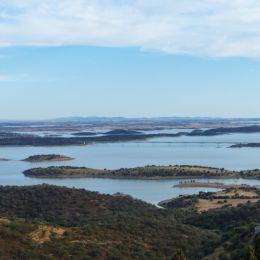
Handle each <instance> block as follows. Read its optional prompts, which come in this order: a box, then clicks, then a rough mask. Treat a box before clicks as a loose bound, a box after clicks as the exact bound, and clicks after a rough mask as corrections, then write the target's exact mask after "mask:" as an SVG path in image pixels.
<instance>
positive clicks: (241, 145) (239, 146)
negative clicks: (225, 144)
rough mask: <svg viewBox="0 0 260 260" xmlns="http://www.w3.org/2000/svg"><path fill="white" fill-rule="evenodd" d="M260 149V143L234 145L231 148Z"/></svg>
mask: <svg viewBox="0 0 260 260" xmlns="http://www.w3.org/2000/svg"><path fill="white" fill-rule="evenodd" d="M244 147H249V148H260V143H240V144H233V145H231V146H230V147H229V148H244Z"/></svg>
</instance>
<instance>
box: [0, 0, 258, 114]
mask: <svg viewBox="0 0 260 260" xmlns="http://www.w3.org/2000/svg"><path fill="white" fill-rule="evenodd" d="M36 2H37V4H38V5H37V4H36ZM54 2H55V1H49V0H46V1H38V0H35V1H30V0H23V1H15V0H9V1H4V0H3V1H1V2H0V91H1V95H0V118H4V119H7V118H9V119H45V118H55V117H62V116H128V117H138V116H140V117H141V116H149V117H152V116H212V117H213V116H222V117H258V116H260V113H259V97H260V73H259V72H260V62H259V56H260V51H259V50H260V46H259V43H260V41H259V40H258V39H259V37H260V30H259V29H258V28H260V18H259V17H258V16H259V15H257V12H256V11H257V10H258V11H260V4H259V3H257V2H256V1H242V0H236V1H233V2H232V3H225V1H220V0H218V1H217V0H215V1H207V0H201V1H198V2H199V3H197V4H194V5H192V6H191V5H190V4H191V0H183V2H182V3H181V4H180V2H179V1H174V0H173V1H165V3H164V5H162V2H161V1H157V0H153V1H150V2H149V1H146V0H143V1H137V0H136V1H135V0H132V1H130V0H128V1H120V2H119V1H115V0H107V1H104V0H96V1H87V0H74V1H71V0H63V1H59V2H57V3H58V4H57V5H54ZM178 2H179V3H178ZM258 8H259V9H258ZM258 14H259V12H258ZM231 15H232V18H231Z"/></svg>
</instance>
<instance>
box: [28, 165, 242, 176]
mask: <svg viewBox="0 0 260 260" xmlns="http://www.w3.org/2000/svg"><path fill="white" fill-rule="evenodd" d="M23 173H24V175H25V176H28V177H36V178H37V177H38V178H111V179H178V178H185V179H189V178H236V177H240V174H239V173H238V172H235V171H228V170H225V169H219V168H213V167H203V166H188V165H181V166H178V165H169V166H155V165H148V166H144V167H135V168H121V169H117V170H108V169H103V170H101V169H92V168H86V167H71V166H56V167H54V166H52V167H48V168H33V169H29V170H26V171H24V172H23Z"/></svg>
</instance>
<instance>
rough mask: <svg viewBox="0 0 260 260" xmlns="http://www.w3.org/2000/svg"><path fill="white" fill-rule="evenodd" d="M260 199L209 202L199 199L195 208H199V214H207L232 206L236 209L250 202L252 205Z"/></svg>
mask: <svg viewBox="0 0 260 260" xmlns="http://www.w3.org/2000/svg"><path fill="white" fill-rule="evenodd" d="M258 200H259V199H226V200H224V199H214V200H207V199H199V200H198V202H197V203H196V205H195V207H196V208H197V210H198V212H200V213H201V212H205V211H208V210H210V209H217V208H222V207H224V206H232V207H236V206H238V205H239V204H246V203H248V202H249V201H250V202H251V203H255V202H257V201H258Z"/></svg>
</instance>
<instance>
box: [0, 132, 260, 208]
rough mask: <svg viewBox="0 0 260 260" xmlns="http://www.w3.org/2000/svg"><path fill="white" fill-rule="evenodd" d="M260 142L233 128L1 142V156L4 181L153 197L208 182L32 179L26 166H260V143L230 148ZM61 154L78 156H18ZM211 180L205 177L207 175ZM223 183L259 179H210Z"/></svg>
mask: <svg viewBox="0 0 260 260" xmlns="http://www.w3.org/2000/svg"><path fill="white" fill-rule="evenodd" d="M240 142H260V134H247V135H246V134H232V135H221V136H214V137H186V136H183V137H179V138H157V139H151V140H148V141H142V142H126V143H105V144H93V145H87V146H65V147H4V148H3V147H2V148H0V158H1V157H4V158H8V159H11V161H1V162H0V169H1V170H0V184H1V185H32V184H40V183H50V184H55V185H63V186H68V187H77V188H85V189H88V190H92V191H99V192H101V193H108V194H113V193H115V192H123V193H126V194H130V195H132V196H133V197H135V198H139V199H142V200H145V201H147V202H150V203H155V204H156V203H158V202H159V201H161V200H164V199H169V198H172V197H176V196H178V195H180V194H193V193H198V192H199V191H201V190H203V191H206V190H216V189H208V188H207V189H206V188H176V187H175V188H173V185H175V184H176V183H177V182H178V180H109V179H53V180H47V179H33V178H26V177H24V176H23V174H22V172H23V171H24V170H26V169H29V168H33V167H48V166H51V165H71V166H86V167H92V168H99V169H103V168H107V169H116V168H121V167H136V166H145V165H148V164H155V165H169V164H172V165H174V164H186V165H201V166H214V167H221V168H222V167H224V168H226V169H230V170H244V169H255V168H260V148H242V149H231V148H228V147H229V146H230V145H231V144H233V143H240ZM49 153H55V154H62V155H66V156H71V157H73V158H75V160H73V161H66V162H55V163H54V162H52V163H29V162H22V161H20V160H22V159H24V158H26V157H28V156H30V155H35V154H49ZM205 181H207V180H205ZM210 181H218V182H224V183H247V184H252V185H260V181H256V180H241V179H239V180H235V179H231V180H219V179H218V180H210Z"/></svg>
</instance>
